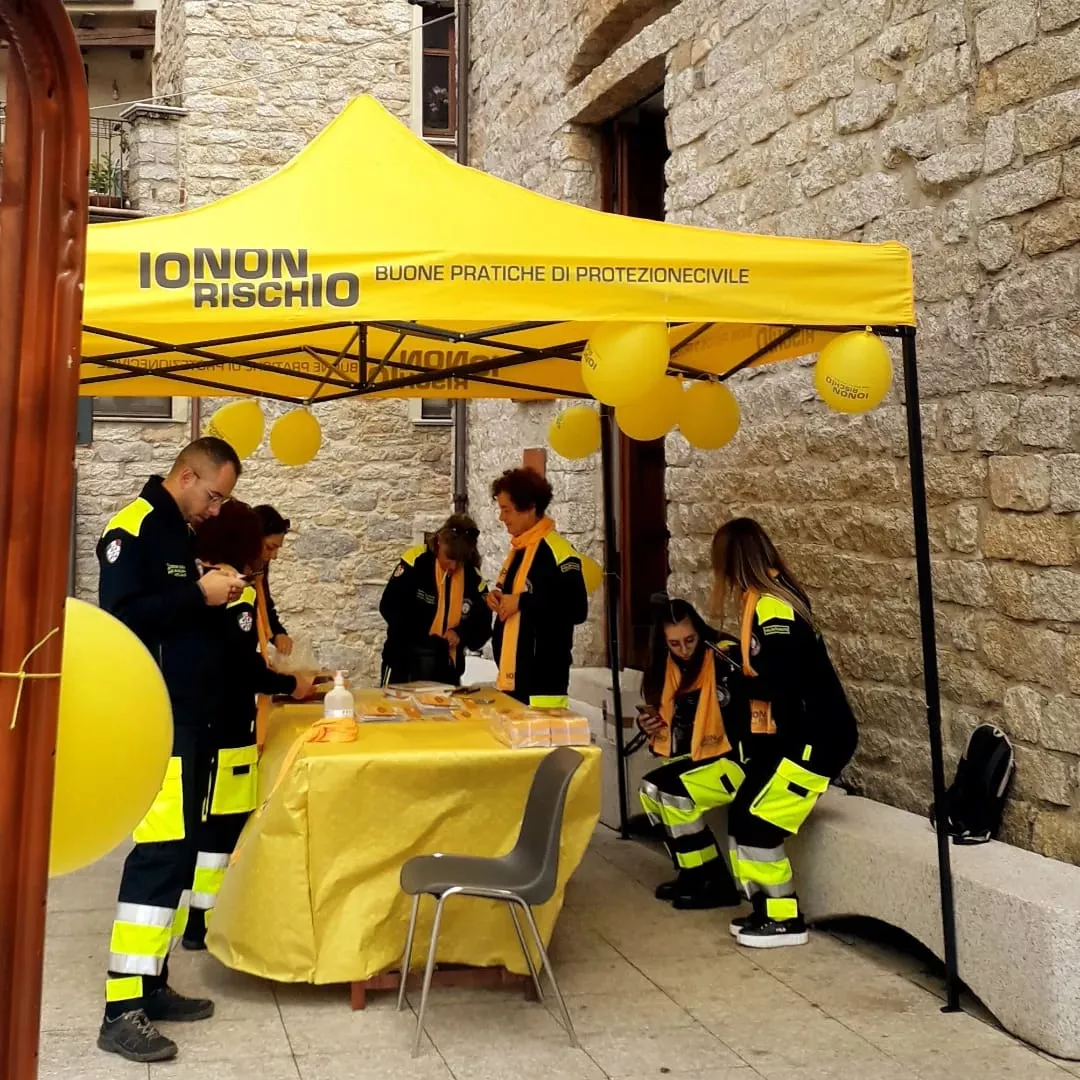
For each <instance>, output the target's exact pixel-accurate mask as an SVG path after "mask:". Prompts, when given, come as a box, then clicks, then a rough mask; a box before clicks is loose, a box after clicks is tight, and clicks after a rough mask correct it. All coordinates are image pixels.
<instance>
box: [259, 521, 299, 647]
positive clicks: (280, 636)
mask: <svg viewBox="0 0 1080 1080" xmlns="http://www.w3.org/2000/svg"><path fill="white" fill-rule="evenodd" d="M255 513H256V514H257V515H258V518H259V522H260V524H261V526H262V537H263V541H262V554H261V556H260V559H259V570H258V576H257V578H256V581H255V589H256V592H257V594H258V597H259V608H260V614H261V615H262V616H263V617H264V618H265V620H266V624H265V625H266V636H267V640H268V642H269V644H271V645H273V646H274V648H275V649H277V651H278V652H279V653H281V655H282V656H289V655H290V654H291V653H292V651H293V639H292V638H291V637H290V636H289V632H288V631H287V630H286V629H285V627H284V625H283V624H282V621H281V618H280V617H279V615H278V611H277V605H276V604H275V603H274V598H273V596H271V595H270V564H271V563H272V562H274V561H275V560H276V559H277V557H278V555H280V554H281V548H282V545H283V544H284V543H285V537H286V536H287V535H288V534H289V531H290V530H291V528H292V522H290V521H289V519H288V518H287V517H282V515H281V513H280V512H279V511H278V510H276V509H274V507H272V506H270V504H269V503H263V504H261V505H260V506H256V507H255Z"/></svg>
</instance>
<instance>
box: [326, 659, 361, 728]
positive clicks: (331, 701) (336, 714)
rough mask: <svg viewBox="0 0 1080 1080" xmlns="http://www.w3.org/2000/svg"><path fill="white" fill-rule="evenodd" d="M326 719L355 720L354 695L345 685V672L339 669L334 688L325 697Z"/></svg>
mask: <svg viewBox="0 0 1080 1080" xmlns="http://www.w3.org/2000/svg"><path fill="white" fill-rule="evenodd" d="M323 719H324V720H355V719H356V705H355V702H354V701H353V696H352V694H351V693H350V692H349V689H348V688H347V687H346V685H345V672H344V671H339V672H338V673H337V674H336V675H335V676H334V689H333V690H331V691H330V692H329V693H328V694H327V695H326V697H325V698H324V699H323Z"/></svg>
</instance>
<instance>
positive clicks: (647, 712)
mask: <svg viewBox="0 0 1080 1080" xmlns="http://www.w3.org/2000/svg"><path fill="white" fill-rule="evenodd" d="M637 722H638V727H639V728H641V730H642V731H644V732H645V734H646V735H648V736H649V738H650V739H651V738H653V737H654V736H656V735H659V734H660V732H661V731H663V730H664V728H665V727H667V724H666V723H665V722H664V718H663V717H662V716H661V715H660V714H659V713H658V712H657V711H656V709H654V708H653V707H652V706H649V707H648V708H645V709H640V710H639V711H638V717H637Z"/></svg>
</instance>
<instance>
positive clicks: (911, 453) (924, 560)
mask: <svg viewBox="0 0 1080 1080" xmlns="http://www.w3.org/2000/svg"><path fill="white" fill-rule="evenodd" d="M901 344H902V346H903V356H904V388H905V398H906V402H905V405H906V409H907V431H908V458H909V462H910V465H911V510H912V518H913V520H914V525H915V570H916V574H917V576H918V585H919V623H920V625H921V628H922V655H923V684H924V687H925V691H926V722H927V725H928V727H929V733H930V770H931V774H932V779H933V785H934V806H935V807H936V808H937V813H935V815H934V820H935V823H936V826H935V827H936V831H937V853H938V877H939V884H940V886H941V931H942V939H943V941H944V946H945V1000H946V1005H945V1011H946V1012H956V1011H958V1010H959V1008H960V976H959V974H958V971H957V959H956V907H955V904H954V902H953V880H952V867H951V860H950V857H949V834H948V831H947V826H948V823H947V821H946V815H945V814H943V813H942V812H941V808H942V807H943V806H944V805H945V756H944V751H943V748H942V742H941V690H940V687H939V685H938V661H937V639H936V633H935V627H934V588H933V583H932V581H931V577H930V529H929V524H928V521H927V514H926V474H925V469H924V465H923V439H922V416H921V414H920V412H919V376H918V372H917V370H916V355H915V328H914V327H913V326H912V327H902V328H901Z"/></svg>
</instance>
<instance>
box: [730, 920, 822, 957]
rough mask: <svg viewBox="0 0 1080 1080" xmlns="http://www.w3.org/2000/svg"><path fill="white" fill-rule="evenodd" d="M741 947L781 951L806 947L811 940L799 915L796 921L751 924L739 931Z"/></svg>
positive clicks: (767, 921)
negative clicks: (795, 947)
mask: <svg viewBox="0 0 1080 1080" xmlns="http://www.w3.org/2000/svg"><path fill="white" fill-rule="evenodd" d="M736 940H737V941H738V943H739V944H740V945H745V946H746V947H747V948H750V949H780V948H783V947H784V946H786V945H805V944H806V943H807V942H808V941H809V940H810V934H809V932H808V931H807V929H806V922H805V921H804V920H803V917H802V916H801V915H799V916H798V917H796V918H794V919H766V920H765V921H764V922H762V923H751V925H749V926H746V927H744V928H743V929H742V930H740V931H739V936H738V937H737V938H736Z"/></svg>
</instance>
